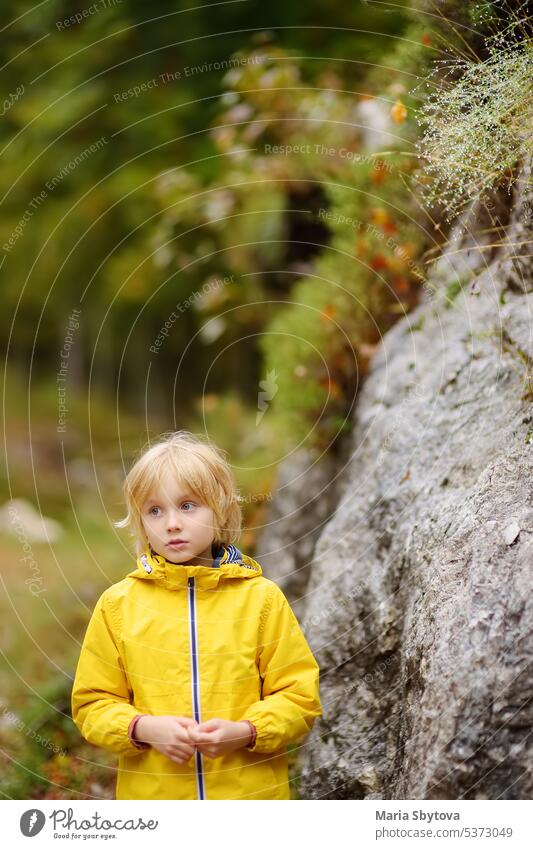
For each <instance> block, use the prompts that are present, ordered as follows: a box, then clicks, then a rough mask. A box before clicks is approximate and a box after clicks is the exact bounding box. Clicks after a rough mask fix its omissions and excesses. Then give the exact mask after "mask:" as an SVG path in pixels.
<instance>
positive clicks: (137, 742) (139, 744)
mask: <svg viewBox="0 0 533 849" xmlns="http://www.w3.org/2000/svg"><path fill="white" fill-rule="evenodd" d="M142 716H146V714H145V713H139V714H137V716H134V717H133V719H132V720H131V722H130V724H129V727H128V737H129V738H130V740H131V742H132V743H133V745H134V746H135V748H136V749H149V748H150V743H143V742H141V741H140V740H135V738H134V736H133V733H134V731H135V726H136V725H137V723H138V721H139V719H140V718H141V717H142Z"/></svg>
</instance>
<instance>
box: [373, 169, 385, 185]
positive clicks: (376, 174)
mask: <svg viewBox="0 0 533 849" xmlns="http://www.w3.org/2000/svg"><path fill="white" fill-rule="evenodd" d="M386 174H387V171H386V169H385V168H372V171H371V172H370V179H371V180H372V182H373V183H375V184H376V186H379V185H381V183H382V182H383V180H384V179H385V176H386Z"/></svg>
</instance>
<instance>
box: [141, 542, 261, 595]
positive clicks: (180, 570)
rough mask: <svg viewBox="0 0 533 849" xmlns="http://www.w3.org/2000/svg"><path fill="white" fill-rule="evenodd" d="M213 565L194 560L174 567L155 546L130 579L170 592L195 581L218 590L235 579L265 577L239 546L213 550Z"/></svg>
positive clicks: (149, 550)
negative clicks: (220, 586)
mask: <svg viewBox="0 0 533 849" xmlns="http://www.w3.org/2000/svg"><path fill="white" fill-rule="evenodd" d="M212 553H213V564H212V566H205V565H204V564H202V563H199V562H196V561H195V560H190V561H188V562H187V563H172V561H170V560H167V558H166V557H163V555H161V554H157V553H156V552H155V551H154V550H153V549H152V547H151V546H148V547H147V548H146V549H145V551H144V552H143V553H142V554H140V555H139V557H138V558H137V567H136V569H134V571H133V572H130V573H129V577H132V578H139V579H140V580H142V581H155V582H156V583H158V584H160V585H162V586H165V587H166V588H167V589H169V590H178V589H186V588H187V583H188V579H189V578H195V579H196V583H197V584H199V585H200V586H202V587H205V588H208V587H216V586H217V585H218V583H219V581H224V580H228V579H235V578H245V579H249V578H256V577H259V576H260V575H262V574H263V570H262V569H261V566H260V564H259V563H258V562H257V560H254V559H253V557H250V556H249V555H247V554H243V553H242V551H240V550H239V549H238V548H237V547H236V546H235V545H232V544H231V543H230V544H229V545H218V546H217V545H215V544H213V546H212Z"/></svg>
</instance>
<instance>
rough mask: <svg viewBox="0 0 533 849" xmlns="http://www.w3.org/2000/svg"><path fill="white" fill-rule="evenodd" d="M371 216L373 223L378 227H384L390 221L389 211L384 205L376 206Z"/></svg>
mask: <svg viewBox="0 0 533 849" xmlns="http://www.w3.org/2000/svg"><path fill="white" fill-rule="evenodd" d="M370 217H371V219H372V224H376V225H377V226H378V227H383V225H384V224H386V223H387V222H388V221H390V218H389V213H388V212H387V210H386V209H384V208H383V207H382V206H375V207H374V209H373V210H372V212H371V215H370Z"/></svg>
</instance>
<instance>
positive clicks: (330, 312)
mask: <svg viewBox="0 0 533 849" xmlns="http://www.w3.org/2000/svg"><path fill="white" fill-rule="evenodd" d="M320 315H321V316H322V318H324V319H326V320H327V321H329V319H330V318H332V317H333V316H334V315H335V307H334V306H333V304H326V306H325V307H324V309H323V310H322V312H321V313H320Z"/></svg>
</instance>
